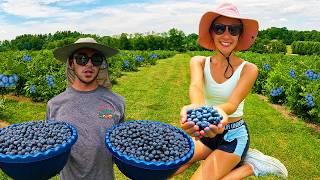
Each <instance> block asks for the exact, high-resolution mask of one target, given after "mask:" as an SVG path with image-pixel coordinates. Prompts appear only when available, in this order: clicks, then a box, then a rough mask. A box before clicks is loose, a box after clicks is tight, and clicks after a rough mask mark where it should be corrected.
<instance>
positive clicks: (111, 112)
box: [97, 104, 119, 119]
mask: <svg viewBox="0 0 320 180" xmlns="http://www.w3.org/2000/svg"><path fill="white" fill-rule="evenodd" d="M97 110H98V116H99V118H102V119H112V118H115V117H118V116H119V115H118V114H116V112H115V109H114V107H113V106H112V105H110V104H100V105H99V106H98V108H97Z"/></svg>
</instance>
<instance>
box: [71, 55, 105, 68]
mask: <svg viewBox="0 0 320 180" xmlns="http://www.w3.org/2000/svg"><path fill="white" fill-rule="evenodd" d="M73 58H74V59H75V60H76V63H77V64H78V65H81V66H85V65H86V64H88V62H89V60H90V59H91V63H92V64H93V65H94V66H101V64H102V63H103V61H104V60H106V57H105V56H104V55H103V54H101V53H95V54H93V55H92V56H91V57H89V56H88V55H87V54H85V53H77V54H75V55H74V56H73Z"/></svg>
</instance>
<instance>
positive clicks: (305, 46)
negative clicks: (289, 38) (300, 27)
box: [291, 41, 320, 55]
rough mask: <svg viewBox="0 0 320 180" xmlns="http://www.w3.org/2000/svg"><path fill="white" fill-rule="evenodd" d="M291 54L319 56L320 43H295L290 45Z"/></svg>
mask: <svg viewBox="0 0 320 180" xmlns="http://www.w3.org/2000/svg"><path fill="white" fill-rule="evenodd" d="M291 48H292V53H294V54H300V55H320V42H312V41H295V42H293V43H292V44H291Z"/></svg>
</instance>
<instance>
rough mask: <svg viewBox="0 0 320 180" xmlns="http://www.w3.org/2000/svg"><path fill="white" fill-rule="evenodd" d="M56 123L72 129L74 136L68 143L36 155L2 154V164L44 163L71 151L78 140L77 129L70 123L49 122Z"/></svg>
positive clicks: (0, 158) (0, 157)
mask: <svg viewBox="0 0 320 180" xmlns="http://www.w3.org/2000/svg"><path fill="white" fill-rule="evenodd" d="M29 122H32V121H29ZM33 122H34V121H33ZM55 122H63V123H65V124H66V125H67V126H68V127H69V128H70V129H71V131H72V135H71V137H70V139H68V141H67V142H66V143H63V144H61V145H59V146H57V147H53V148H50V149H48V150H46V151H44V152H37V153H34V154H24V155H19V154H17V155H8V154H2V153H0V163H30V162H36V161H42V160H46V159H50V158H52V157H55V156H57V155H60V154H62V153H64V152H66V151H68V150H69V149H71V147H72V146H73V144H75V142H76V141H77V139H78V133H77V129H76V128H75V127H74V126H73V125H71V124H70V123H67V122H65V121H49V122H48V123H55ZM26 123H28V122H26ZM20 124H22V123H20ZM20 124H12V125H10V126H8V127H14V126H18V125H20ZM8 127H6V128H8Z"/></svg>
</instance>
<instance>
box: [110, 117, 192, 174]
mask: <svg viewBox="0 0 320 180" xmlns="http://www.w3.org/2000/svg"><path fill="white" fill-rule="evenodd" d="M135 121H142V122H147V123H155V124H162V125H167V126H170V127H172V128H174V129H175V130H177V132H178V133H180V134H182V135H183V136H184V137H185V138H187V139H188V143H189V145H190V149H189V151H188V152H187V153H186V154H185V156H183V157H182V158H179V159H178V160H174V161H167V162H163V161H155V162H152V161H144V160H139V159H136V158H134V157H132V156H128V155H125V154H123V153H121V152H120V151H118V150H117V149H116V148H115V147H113V146H112V144H111V142H110V139H109V138H107V137H109V136H110V133H111V132H112V131H113V130H114V129H115V128H118V127H120V126H123V125H124V124H127V123H132V122H135ZM105 144H106V147H107V149H108V150H109V151H110V152H111V154H112V155H113V156H114V157H115V158H117V159H118V160H120V161H122V162H125V163H127V164H130V165H132V166H136V167H140V168H143V169H153V170H168V169H175V168H178V167H180V166H181V165H183V164H184V163H186V162H187V161H189V160H190V159H191V158H192V156H193V154H194V144H193V141H192V139H191V137H190V136H189V135H188V134H187V133H185V132H184V131H183V130H181V129H179V128H177V127H175V126H173V125H170V124H166V123H163V122H159V121H154V120H129V121H126V122H124V123H120V124H117V125H114V126H113V127H112V128H110V129H108V130H107V132H106V136H105Z"/></svg>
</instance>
